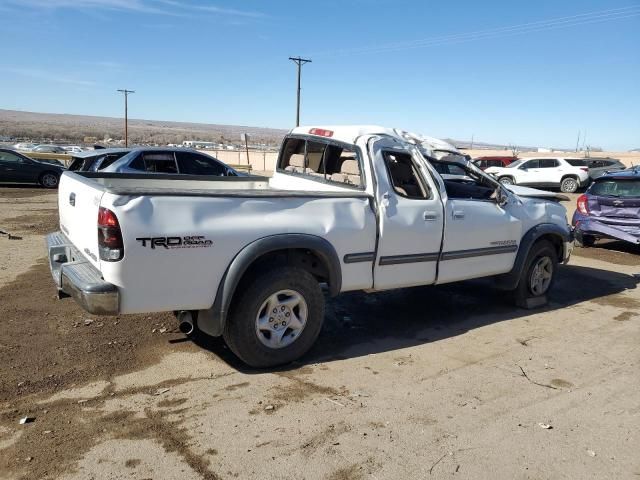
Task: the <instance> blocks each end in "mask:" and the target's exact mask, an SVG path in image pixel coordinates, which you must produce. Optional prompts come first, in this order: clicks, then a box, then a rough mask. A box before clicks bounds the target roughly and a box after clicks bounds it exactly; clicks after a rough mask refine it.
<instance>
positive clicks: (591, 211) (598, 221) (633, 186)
mask: <svg viewBox="0 0 640 480" xmlns="http://www.w3.org/2000/svg"><path fill="white" fill-rule="evenodd" d="M571 223H572V225H573V227H574V229H575V233H576V242H577V243H578V244H580V245H582V246H583V247H591V246H593V245H594V244H595V242H596V241H597V240H599V239H605V238H608V239H616V240H623V241H626V242H630V243H633V244H636V245H637V244H640V169H638V168H631V169H629V170H624V171H616V172H612V173H606V174H604V175H600V176H599V177H598V178H596V179H595V181H594V182H593V184H591V186H590V187H589V188H588V189H587V191H586V192H585V193H584V194H583V195H580V197H578V200H577V204H576V211H575V213H574V215H573V219H572V222H571Z"/></svg>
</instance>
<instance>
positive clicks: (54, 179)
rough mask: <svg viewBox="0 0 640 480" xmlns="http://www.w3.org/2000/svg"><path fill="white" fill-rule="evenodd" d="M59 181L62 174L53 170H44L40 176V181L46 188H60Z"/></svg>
mask: <svg viewBox="0 0 640 480" xmlns="http://www.w3.org/2000/svg"><path fill="white" fill-rule="evenodd" d="M59 182H60V175H58V174H57V173H53V172H44V173H43V174H42V175H40V178H38V183H39V184H40V185H42V186H43V187H44V188H58V183H59Z"/></svg>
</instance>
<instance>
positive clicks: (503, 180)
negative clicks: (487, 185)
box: [498, 177, 515, 185]
mask: <svg viewBox="0 0 640 480" xmlns="http://www.w3.org/2000/svg"><path fill="white" fill-rule="evenodd" d="M498 181H499V182H500V183H501V184H502V185H513V184H514V183H515V182H514V181H513V178H511V177H500V179H499V180H498Z"/></svg>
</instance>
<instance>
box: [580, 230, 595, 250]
mask: <svg viewBox="0 0 640 480" xmlns="http://www.w3.org/2000/svg"><path fill="white" fill-rule="evenodd" d="M595 244H596V237H594V236H593V235H585V234H584V233H576V245H577V246H579V247H582V248H590V247H593V246H594V245H595Z"/></svg>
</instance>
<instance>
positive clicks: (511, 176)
mask: <svg viewBox="0 0 640 480" xmlns="http://www.w3.org/2000/svg"><path fill="white" fill-rule="evenodd" d="M485 172H487V173H488V174H490V175H493V176H494V177H495V178H497V179H498V181H499V182H500V183H501V184H503V185H526V186H531V187H543V188H560V190H561V191H563V192H565V193H574V192H575V191H576V190H578V188H580V187H583V186H585V185H587V184H588V183H589V168H588V167H586V166H585V165H584V160H583V159H580V158H563V157H554V158H549V157H545V158H523V159H520V160H518V161H516V162H513V163H511V164H509V165H508V166H506V167H489V168H487V169H486V170H485Z"/></svg>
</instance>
